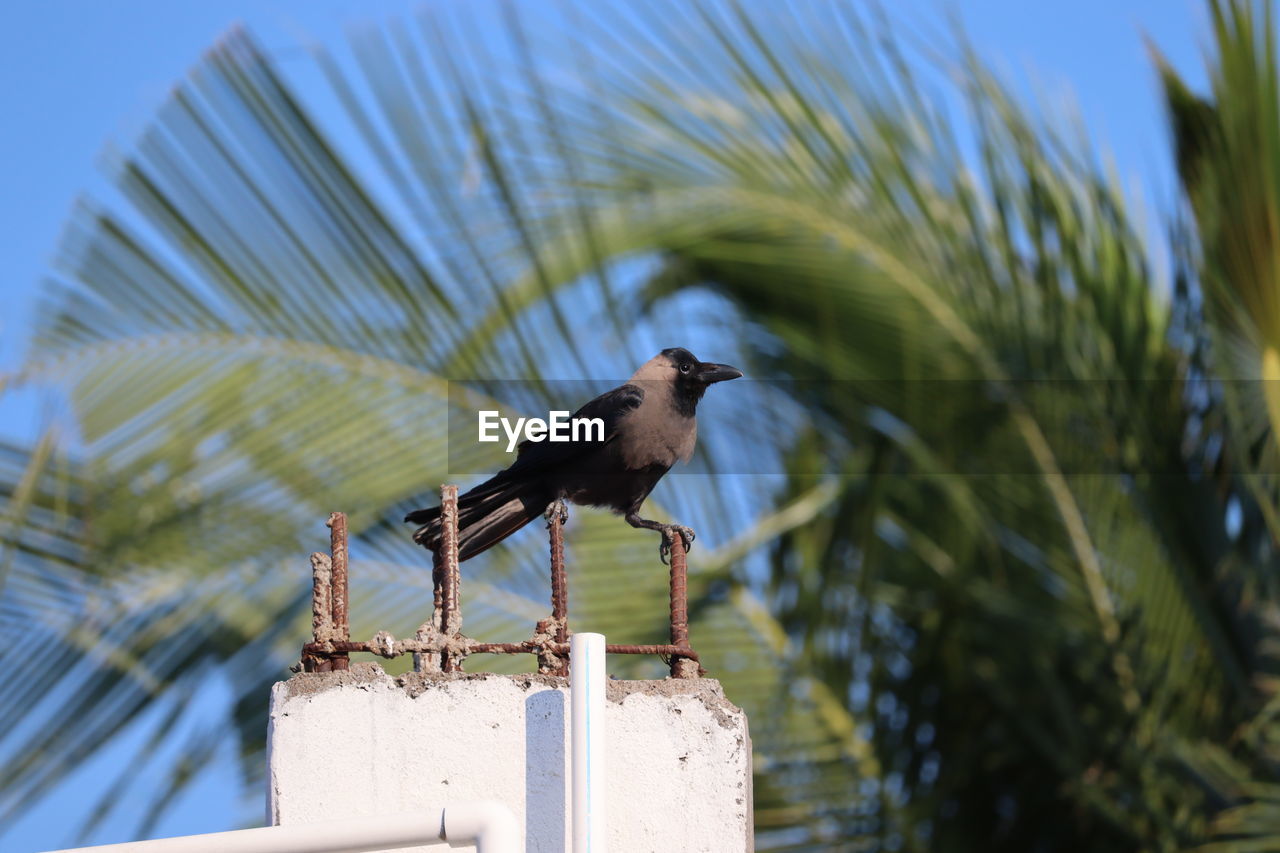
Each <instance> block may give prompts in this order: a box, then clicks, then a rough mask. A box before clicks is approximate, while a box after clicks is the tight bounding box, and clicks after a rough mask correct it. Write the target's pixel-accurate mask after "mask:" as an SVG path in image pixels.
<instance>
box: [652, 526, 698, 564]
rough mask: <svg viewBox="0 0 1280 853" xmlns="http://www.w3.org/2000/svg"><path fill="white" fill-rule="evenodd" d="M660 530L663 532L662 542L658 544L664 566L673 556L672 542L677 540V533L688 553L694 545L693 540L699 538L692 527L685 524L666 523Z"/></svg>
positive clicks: (659, 554)
mask: <svg viewBox="0 0 1280 853" xmlns="http://www.w3.org/2000/svg"><path fill="white" fill-rule="evenodd" d="M658 530H660V531H661V532H662V544H661V545H659V546H658V556H659V557H661V558H662V564H663V565H664V566H665V565H667V563H668V561H669V559H670V557H671V543H672V542H674V541H675V537H676V535H677V534H679V536H680V544H682V545H684V552H685V553H686V554H687V553H689V549H690V548H692V547H693V540H694V539H697V538H698V537H697V534H696V533H694V532H693V528H692V527H685V526H684V525H683V524H664V525H662V526H661V527H659V528H658Z"/></svg>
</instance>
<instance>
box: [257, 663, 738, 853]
mask: <svg viewBox="0 0 1280 853" xmlns="http://www.w3.org/2000/svg"><path fill="white" fill-rule="evenodd" d="M607 695H608V699H609V700H610V701H609V702H608V703H607V706H606V725H607V727H608V733H607V735H606V738H607V752H606V756H605V761H606V774H607V776H608V780H609V781H608V795H609V796H608V804H607V808H608V818H607V820H608V827H609V847H610V851H611V853H624V852H626V853H630V851H634V853H659V851H662V853H666V851H681V853H685V851H687V853H697V851H706V853H721V851H725V853H728V851H735V853H737V851H743V850H750V849H751V848H752V841H751V741H750V737H749V735H748V732H747V719H746V715H745V714H743V713H742V711H741V710H740V709H738V708H737V707H735V706H734V705H733V704H732V703H730V702H729V700H728V699H726V698H725V696H724V693H723V691H722V690H721V688H720V684H719V682H717V681H715V680H713V679H691V680H687V681H685V680H663V681H613V682H611V683H610V684H609V685H608V693H607ZM568 729H569V692H568V684H567V679H563V678H554V677H550V676H539V675H515V676H510V675H495V674H488V673H485V674H474V675H446V676H436V677H431V678H427V677H424V676H421V675H417V674H412V673H411V674H408V675H404V676H400V677H399V678H394V679H393V678H391V677H390V676H388V675H386V674H385V673H384V672H383V671H382V669H381V667H379V666H378V665H377V664H373V663H361V664H354V665H353V666H352V668H351V670H350V671H348V672H331V673H305V674H300V675H296V676H294V677H293V678H291V679H290V680H289V681H286V682H281V683H279V684H277V685H276V686H275V688H274V690H273V691H272V697H271V721H270V729H269V736H268V744H269V746H268V761H269V779H270V791H269V795H268V810H269V815H268V818H269V820H270V822H271V823H273V824H284V823H303V822H308V821H313V820H327V819H332V818H335V817H338V816H340V815H342V814H353V815H372V814H379V813H389V812H402V811H411V810H413V809H415V808H423V807H428V806H438V805H445V806H447V805H448V804H449V802H458V801H462V800H474V799H495V800H499V801H501V802H504V803H506V804H507V805H508V806H509V807H510V808H511V809H512V811H513V812H515V814H516V816H517V818H518V819H519V820H520V821H521V822H522V823H523V825H524V828H525V835H526V838H527V847H526V850H527V851H528V853H552V851H554V853H561V851H565V850H569V849H571V846H572V845H571V839H570V837H569V831H570V827H571V823H570V819H569V817H570V816H569V814H568V799H569V786H568V783H569V774H570V764H569V755H568V754H567V744H568ZM414 849H416V850H422V851H444V850H466V851H470V850H474V847H471V846H469V845H461V844H459V845H454V846H450V845H447V844H445V843H443V842H440V843H437V844H434V845H429V846H426V847H420V848H414Z"/></svg>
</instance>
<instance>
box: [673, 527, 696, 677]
mask: <svg viewBox="0 0 1280 853" xmlns="http://www.w3.org/2000/svg"><path fill="white" fill-rule="evenodd" d="M671 645H673V646H680V647H681V648H688V647H689V571H688V567H687V565H686V563H685V554H684V539H682V538H681V537H680V535H679V534H676V535H675V536H672V537H671ZM671 677H672V678H697V677H698V662H697V661H695V660H690V659H689V658H685V657H681V656H680V655H678V654H673V655H672V656H671Z"/></svg>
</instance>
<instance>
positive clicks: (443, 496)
mask: <svg viewBox="0 0 1280 853" xmlns="http://www.w3.org/2000/svg"><path fill="white" fill-rule="evenodd" d="M440 555H441V560H440V562H441V570H442V571H441V581H442V582H441V585H440V632H441V633H442V634H444V636H445V639H446V640H451V639H453V638H455V637H456V636H457V634H458V632H459V631H461V630H462V602H461V600H460V595H459V587H460V586H461V582H462V579H461V573H460V571H459V569H458V487H457V486H453V485H445V486H441V487H440ZM440 668H441V669H442V670H443V671H445V672H461V671H462V661H460V660H457V659H456V658H455V656H454V655H453V654H452V653H451V652H448V651H446V652H442V653H441V655H440Z"/></svg>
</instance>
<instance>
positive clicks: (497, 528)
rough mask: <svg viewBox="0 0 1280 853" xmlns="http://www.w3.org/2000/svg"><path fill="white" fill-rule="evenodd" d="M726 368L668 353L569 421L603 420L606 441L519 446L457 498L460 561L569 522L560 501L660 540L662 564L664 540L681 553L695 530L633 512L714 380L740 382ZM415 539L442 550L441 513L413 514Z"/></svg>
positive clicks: (685, 454)
mask: <svg viewBox="0 0 1280 853" xmlns="http://www.w3.org/2000/svg"><path fill="white" fill-rule="evenodd" d="M741 375H742V371H741V370H738V369H737V368H736V367H730V366H729V365H727V364H714V363H711V362H706V361H698V359H697V358H695V357H694V355H693V353H691V352H689V351H688V350H687V349H682V348H680V347H675V348H672V349H664V350H663V351H662V352H661V353H659V354H658V355H656V356H654V357H653V358H651V359H649V361H647V362H645V363H644V364H643V365H641V367H640V369H639V370H637V371H636V372H635V374H634V375H633V376H632V377H631V379H629V380H628V381H627V384H625V385H621V386H619V387H617V388H614V389H613V390H612V391H607V392H605V393H604V394H601V395H600V396H599V397H596V398H595V399H594V400H592V401H591V402H589V403H587V404H586V405H585V406H583V407H582V408H581V409H578V411H576V412H574V413H573V417H574V418H600V419H602V420H603V421H604V440H603V441H567V442H550V441H541V442H530V441H523V442H521V443H520V446H519V448H518V451H519V452H518V455H517V457H516V461H515V462H513V463H512V464H511V466H510V467H508V468H507V469H505V470H503V471H500V472H498V473H497V474H496V475H494V476H493V477H491V478H490V479H489V480H486V481H485V482H483V483H481V484H480V485H478V486H476V487H475V488H474V489H472V490H471V491H469V492H467V493H466V494H464V495H462V496H460V497H459V498H458V558H459V559H460V560H466V559H468V558H470V557H474V556H475V555H476V554H479V553H481V552H482V551H485V550H486V549H488V548H491V547H492V546H494V545H496V544H497V543H499V542H501V541H502V540H503V539H506V538H507V537H508V536H510V535H511V534H513V533H515V532H516V531H517V530H519V529H520V528H521V527H524V526H525V525H526V524H528V523H529V522H530V521H533V520H534V519H535V518H537V517H538V516H540V515H543V514H544V512H545V515H546V517H547V518H548V519H550V518H551V517H552V514H553V513H556V514H558V515H559V516H560V518H561V519H562V520H563V519H565V518H567V517H568V511H567V509H566V508H565V505H564V501H571V502H572V503H575V504H579V505H581V506H596V507H606V508H608V509H611V510H613V511H614V512H616V513H619V514H621V515H622V516H623V517H624V518H625V519H626V521H627V523H628V524H630V525H631V526H632V527H643V528H647V529H649V530H658V531H661V533H662V545H661V546H660V553H661V556H662V560H663V562H666V559H667V556H668V554H669V553H670V550H671V537H672V536H674V535H675V534H679V535H680V537H681V539H682V540H683V541H684V546H685V549H686V550H687V549H688V548H689V546H690V545H692V544H693V538H694V533H693V531H692V530H690V529H689V528H688V527H684V526H682V525H679V524H662V523H661V522H657V521H649V520H647V519H644V518H641V517H640V515H639V511H640V504H641V503H643V502H644V499H645V498H646V497H648V495H649V492H650V491H652V490H653V487H654V486H655V485H657V482H658V480H660V479H662V475H663V474H665V473H667V470H668V469H669V468H670V467H671V466H672V465H674V464H675V462H676V460H677V459H679V460H682V461H686V462H687V461H688V460H689V457H690V456H692V455H693V447H694V444H695V443H696V441H697V438H698V423H697V421H696V420H695V414H696V412H697V408H698V401H699V400H701V399H702V395H703V393H705V392H706V390H707V386H708V385H711V384H712V383H713V382H722V381H724V380H726V379H737V378H738V377H739V376H741ZM404 520H405V521H408V522H413V523H414V524H418V525H421V526H420V527H419V528H418V529H417V530H416V531H415V532H414V534H413V540H414V541H415V542H417V543H418V544H420V545H422V546H423V547H424V548H427V549H429V550H431V551H436V550H437V549H438V548H439V547H440V507H429V508H427V509H420V510H416V511H415V512H411V513H409V514H408V515H406V516H405V517H404Z"/></svg>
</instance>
